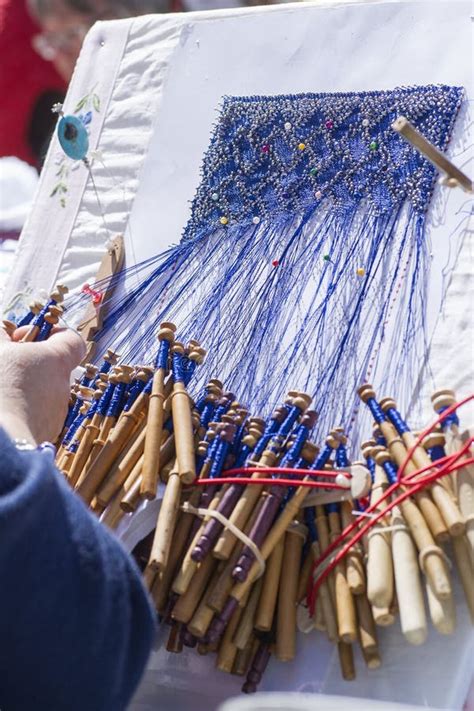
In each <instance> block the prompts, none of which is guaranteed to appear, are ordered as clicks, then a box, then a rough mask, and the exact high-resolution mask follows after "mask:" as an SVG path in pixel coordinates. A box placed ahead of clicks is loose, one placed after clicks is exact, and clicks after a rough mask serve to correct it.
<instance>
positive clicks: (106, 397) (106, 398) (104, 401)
mask: <svg viewBox="0 0 474 711" xmlns="http://www.w3.org/2000/svg"><path fill="white" fill-rule="evenodd" d="M114 390H115V384H114V383H108V385H107V387H106V388H105V390H104V392H103V393H102V397H101V398H100V400H99V407H98V410H97V411H98V413H99V414H100V415H101V416H102V417H105V416H106V414H107V410H108V409H109V405H110V401H111V400H112V395H113V394H114Z"/></svg>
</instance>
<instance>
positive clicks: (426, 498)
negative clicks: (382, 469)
mask: <svg viewBox="0 0 474 711" xmlns="http://www.w3.org/2000/svg"><path fill="white" fill-rule="evenodd" d="M358 394H359V397H360V398H361V399H362V400H363V402H365V403H366V404H367V405H368V406H369V408H370V409H371V411H372V414H373V415H374V419H375V421H376V426H377V428H378V430H379V431H380V433H381V436H382V438H383V439H384V440H385V442H384V446H386V447H387V449H388V451H389V453H390V456H391V458H392V460H393V461H394V462H395V464H396V465H397V466H402V464H403V463H404V462H405V460H406V457H407V453H408V452H407V449H406V447H405V445H404V443H403V440H402V439H401V438H400V436H399V435H398V432H397V430H396V429H395V427H394V426H393V424H392V423H391V422H389V421H388V420H387V418H386V417H385V414H384V412H383V410H382V409H381V407H380V405H379V403H378V402H377V401H376V400H375V393H374V391H373V389H372V387H371V386H370V385H368V384H367V385H363V386H361V387H360V388H359V389H358ZM416 470H417V467H416V465H415V463H414V461H413V460H410V461H409V462H407V464H406V468H405V474H406V475H412V474H413V473H414V472H416ZM415 500H416V503H417V505H418V507H419V508H420V510H421V512H422V514H423V517H424V519H425V521H426V524H427V525H428V527H429V529H430V532H431V534H432V537H433V538H434V539H435V541H436V542H437V543H442V542H444V541H447V540H449V533H448V529H447V527H446V525H445V523H444V520H443V518H442V516H441V513H440V512H439V509H438V508H437V506H436V504H435V503H434V501H433V500H432V498H431V495H430V493H429V491H428V490H427V489H423V490H422V491H419V492H417V493H416V494H415Z"/></svg>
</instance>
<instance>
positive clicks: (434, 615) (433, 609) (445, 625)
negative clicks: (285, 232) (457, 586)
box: [426, 580, 456, 634]
mask: <svg viewBox="0 0 474 711" xmlns="http://www.w3.org/2000/svg"><path fill="white" fill-rule="evenodd" d="M426 599H427V601H428V610H429V612H430V618H431V622H432V623H433V627H434V628H435V629H436V630H437V631H438V632H439V633H440V634H452V633H453V632H454V630H455V629H456V605H455V602H454V597H453V595H450V596H449V597H448V598H444V599H440V598H439V597H438V596H437V595H435V593H434V592H433V588H432V587H431V584H430V581H429V580H426Z"/></svg>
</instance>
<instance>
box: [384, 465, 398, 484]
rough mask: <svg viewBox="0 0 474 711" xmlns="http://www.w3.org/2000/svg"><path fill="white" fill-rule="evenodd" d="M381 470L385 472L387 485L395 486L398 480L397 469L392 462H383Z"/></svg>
mask: <svg viewBox="0 0 474 711" xmlns="http://www.w3.org/2000/svg"><path fill="white" fill-rule="evenodd" d="M383 469H384V471H385V474H386V475H387V479H388V481H389V484H390V485H391V484H396V483H397V481H398V479H397V467H396V466H395V464H393V462H391V461H387V462H384V464H383Z"/></svg>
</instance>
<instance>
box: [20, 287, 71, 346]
mask: <svg viewBox="0 0 474 711" xmlns="http://www.w3.org/2000/svg"><path fill="white" fill-rule="evenodd" d="M68 291H69V289H68V288H67V286H64V285H63V284H57V285H56V288H55V290H54V291H53V292H52V293H51V294H50V297H49V299H48V301H47V302H46V304H45V305H44V306H43V308H42V309H41V310H40V311H39V312H38V313H37V314H36V316H35V317H34V318H33V320H32V322H31V325H30V326H29V327H28V330H27V332H26V333H25V335H24V336H23V338H22V339H21V340H22V342H23V343H31V342H32V341H36V340H37V338H38V336H39V335H40V332H41V329H42V327H43V325H44V323H45V316H46V314H47V313H48V311H49V310H50V308H51V307H53V306H54V307H56V306H58V305H59V304H61V303H62V302H63V301H64V296H65V294H67V293H68Z"/></svg>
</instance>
